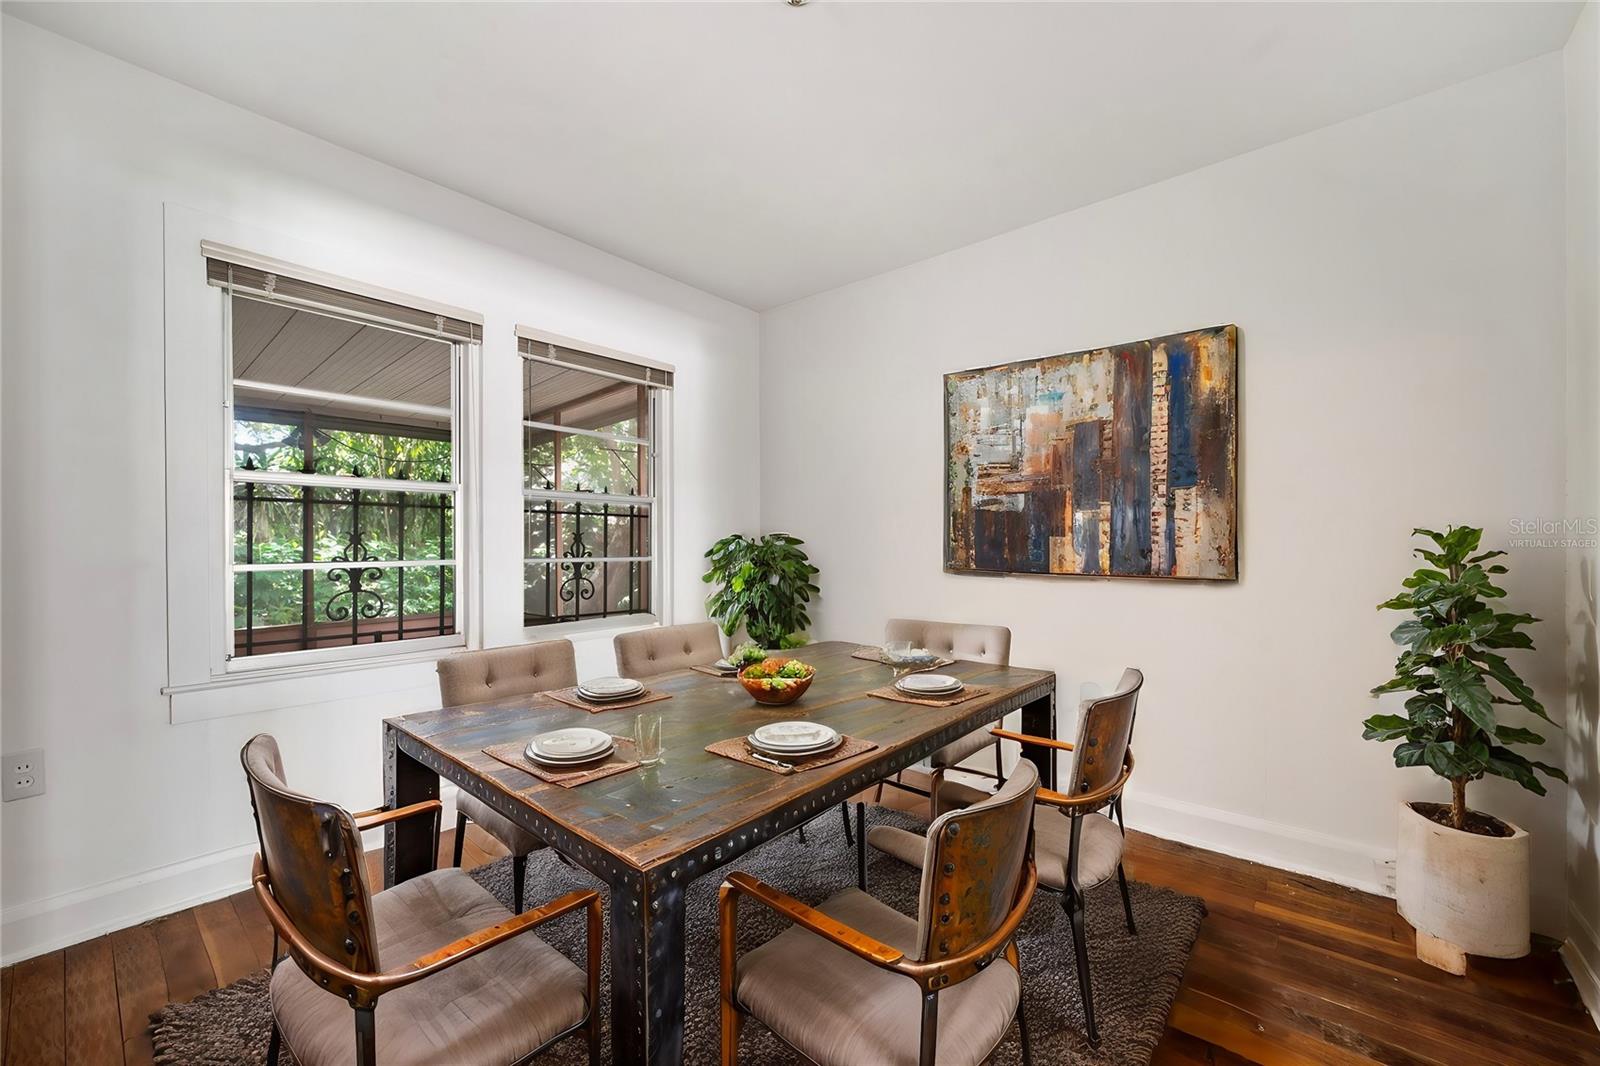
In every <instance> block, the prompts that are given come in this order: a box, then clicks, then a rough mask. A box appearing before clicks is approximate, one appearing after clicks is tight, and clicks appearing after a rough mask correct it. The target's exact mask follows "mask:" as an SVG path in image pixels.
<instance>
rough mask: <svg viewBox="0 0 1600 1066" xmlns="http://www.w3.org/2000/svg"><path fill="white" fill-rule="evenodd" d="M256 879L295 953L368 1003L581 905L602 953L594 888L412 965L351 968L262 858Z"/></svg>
mask: <svg viewBox="0 0 1600 1066" xmlns="http://www.w3.org/2000/svg"><path fill="white" fill-rule="evenodd" d="M252 881H253V883H254V886H255V893H256V900H257V902H259V903H260V904H261V909H262V910H263V911H265V912H266V915H267V921H268V922H269V923H271V925H272V928H273V929H274V930H276V931H277V933H278V935H279V936H281V937H282V938H283V939H284V941H285V942H286V943H287V944H288V945H289V949H290V951H291V953H292V954H294V955H297V956H300V957H302V958H304V959H305V960H306V961H307V962H308V963H310V964H311V966H312V967H313V968H314V969H317V970H319V971H321V972H322V973H324V974H326V975H328V976H329V977H332V978H333V979H335V980H337V981H339V982H340V983H342V984H347V985H349V986H350V987H352V988H355V989H358V990H359V991H360V995H359V997H358V998H359V999H360V1000H361V1001H362V1002H363V1003H364V1004H365V1003H374V1002H376V1001H377V999H378V997H379V996H381V995H383V994H384V993H385V992H393V991H394V990H395V989H397V988H403V987H405V986H406V985H409V984H411V983H412V982H414V981H420V980H422V979H423V978H424V977H429V976H432V975H433V974H436V973H438V972H439V971H440V970H444V969H448V968H449V967H451V966H454V965H455V964H456V963H458V962H464V961H465V960H467V959H469V958H471V957H472V956H474V955H476V954H478V953H480V952H483V951H487V950H489V949H490V948H492V947H494V946H495V945H497V944H502V943H504V942H505V941H507V940H510V939H511V938H512V937H514V936H517V935H519V934H521V933H526V932H527V931H528V930H530V929H533V928H536V927H537V926H540V925H543V924H545V923H546V922H549V921H553V920H555V919H556V918H559V917H561V916H562V915H564V914H568V913H570V912H572V911H574V910H576V909H578V908H580V907H586V908H588V910H589V934H590V938H591V945H590V953H589V955H590V959H591V961H593V960H595V959H596V958H597V957H598V950H597V948H598V943H595V942H593V941H594V937H595V936H597V935H598V930H599V928H600V895H599V893H597V892H595V891H593V890H592V889H590V890H583V891H574V892H568V893H567V894H566V895H564V896H561V897H559V898H557V899H555V900H552V901H551V902H549V903H547V904H545V905H544V906H543V907H540V908H538V909H536V910H531V911H524V912H523V913H522V914H519V915H517V916H516V917H514V918H509V919H507V920H506V921H503V922H500V923H499V924H498V925H491V926H489V927H488V928H486V929H480V930H478V931H477V932H475V933H468V934H467V935H466V936H464V937H461V938H460V939H459V940H456V941H455V942H454V943H450V944H446V945H445V946H444V947H442V948H440V949H439V950H438V951H435V952H432V953H430V954H427V955H423V956H422V957H421V958H418V959H414V960H412V962H411V963H410V964H409V966H408V967H407V968H406V969H403V970H389V971H385V972H383V973H358V972H356V971H355V970H352V969H350V968H349V967H348V966H346V965H344V964H343V963H342V962H339V961H338V960H337V959H331V958H329V957H328V956H326V955H324V954H323V953H322V952H320V951H318V950H317V949H316V948H314V947H312V946H311V944H310V943H309V942H308V941H307V940H306V939H305V938H304V937H303V936H301V935H300V931H299V930H298V929H296V928H295V927H294V923H292V922H291V921H290V920H289V916H288V915H287V914H285V913H284V912H283V908H282V907H280V906H278V901H277V900H276V899H275V898H273V895H272V887H271V884H270V882H269V881H268V880H267V875H266V871H265V869H264V867H263V866H262V862H261V856H260V855H257V856H256V859H255V871H254V877H253V878H252Z"/></svg>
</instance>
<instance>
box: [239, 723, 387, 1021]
mask: <svg viewBox="0 0 1600 1066" xmlns="http://www.w3.org/2000/svg"><path fill="white" fill-rule="evenodd" d="M239 760H240V762H242V763H243V764H244V773H245V778H246V780H247V781H248V782H249V785H250V806H251V808H252V810H253V811H254V813H255V818H256V836H257V838H258V839H259V840H260V843H261V863H262V867H263V869H264V871H265V873H266V877H267V884H268V886H269V887H270V889H271V890H272V898H273V899H274V900H275V901H276V902H277V904H278V906H279V907H280V908H281V909H282V910H283V913H284V914H285V915H286V916H287V918H288V920H289V923H290V924H291V925H292V926H293V934H297V935H298V938H299V940H300V941H301V942H303V943H304V944H305V945H307V946H309V947H310V948H312V949H313V950H315V951H317V952H320V953H321V954H322V955H323V956H325V957H326V958H327V959H330V960H333V961H336V962H338V963H341V964H342V965H343V966H344V967H345V968H346V969H348V970H351V971H353V972H355V973H358V974H370V973H377V972H378V970H379V960H378V942H377V936H376V931H375V930H374V928H373V921H372V895H371V892H370V891H369V889H368V886H367V877H366V864H365V862H364V861H363V853H362V849H361V834H360V833H359V832H357V831H356V823H355V819H354V818H352V817H351V816H350V814H349V812H347V811H345V810H344V809H343V808H342V807H338V806H336V805H334V804H332V803H322V802H319V801H317V800H315V799H312V798H311V797H310V796H306V795H302V794H301V793H299V792H295V791H294V790H292V789H291V788H289V786H288V784H287V783H286V782H285V781H284V777H283V759H282V757H281V756H280V755H279V753H278V742H277V741H276V740H274V739H273V738H272V737H271V736H268V735H267V734H265V733H261V734H259V735H257V736H255V737H252V738H251V739H250V740H249V742H248V743H246V744H245V746H244V749H243V750H242V751H240V753H239ZM286 939H287V940H288V942H289V951H290V954H291V955H292V956H293V957H294V960H295V962H296V963H298V964H299V966H300V968H301V969H302V970H304V971H305V972H306V975H307V976H308V977H310V978H311V979H312V980H313V981H315V982H317V984H319V985H321V986H322V987H324V988H328V989H329V990H330V991H333V992H336V993H338V994H340V995H345V994H347V990H346V989H345V988H344V987H343V985H344V983H345V982H343V981H341V979H340V977H339V975H338V974H337V973H333V972H329V971H327V970H325V969H324V967H323V966H322V965H321V964H319V963H318V962H317V961H316V960H315V959H313V958H311V957H310V956H309V955H306V954H305V953H303V952H302V951H300V950H298V948H299V945H297V944H296V936H295V935H289V936H287V937H286Z"/></svg>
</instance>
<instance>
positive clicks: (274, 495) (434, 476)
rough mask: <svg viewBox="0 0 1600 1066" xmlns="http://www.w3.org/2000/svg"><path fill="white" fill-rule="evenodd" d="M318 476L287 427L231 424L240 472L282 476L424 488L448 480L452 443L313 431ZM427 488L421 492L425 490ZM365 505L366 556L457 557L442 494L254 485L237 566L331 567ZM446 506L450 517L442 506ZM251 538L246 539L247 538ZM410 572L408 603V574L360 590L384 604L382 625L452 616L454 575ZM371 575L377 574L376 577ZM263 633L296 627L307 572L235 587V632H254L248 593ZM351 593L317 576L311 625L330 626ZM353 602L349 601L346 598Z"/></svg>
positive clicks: (243, 498) (240, 530)
mask: <svg viewBox="0 0 1600 1066" xmlns="http://www.w3.org/2000/svg"><path fill="white" fill-rule="evenodd" d="M311 443H312V455H313V464H312V465H313V467H314V469H311V470H307V469H306V462H305V429H304V427H303V426H302V425H299V424H295V423H285V422H270V421H255V420H248V419H240V420H239V421H237V422H235V424H234V455H235V462H236V465H237V466H239V467H240V468H243V469H254V470H285V471H293V472H296V473H301V472H305V473H318V474H342V475H355V476H358V477H373V478H389V479H395V480H405V481H417V482H424V483H426V482H447V481H449V480H450V474H451V461H450V460H451V444H450V441H449V440H447V439H446V440H438V439H432V438H427V437H416V436H403V435H399V434H388V433H376V432H367V431H358V430H350V429H331V428H323V427H317V428H315V429H314V430H313V433H312V442H311ZM420 487H423V486H419V488H420ZM308 491H309V492H310V493H311V499H312V543H311V544H310V545H309V548H310V552H309V554H308V553H307V550H306V549H307V545H305V544H304V533H305V530H304V526H303V523H304V519H305V512H304V504H303V503H302V499H303V496H302V494H303V493H306V492H308ZM358 495H359V497H360V501H361V544H362V547H363V549H364V554H365V555H366V556H367V557H368V558H372V559H379V560H389V559H398V558H400V555H401V548H402V547H403V548H404V554H405V557H406V558H408V559H437V558H450V557H451V556H453V554H454V545H453V543H452V537H453V534H454V528H453V526H454V522H453V510H452V503H451V500H450V498H449V497H448V496H445V495H431V494H430V495H420V494H417V495H412V494H403V493H391V492H376V491H371V490H363V491H360V492H359V493H358V492H357V491H356V490H354V489H353V488H352V489H337V490H336V489H310V490H307V489H301V488H290V487H283V486H263V485H257V486H254V487H253V488H247V487H246V486H245V485H239V486H237V487H236V489H235V497H234V498H235V504H234V506H235V521H234V553H235V554H234V558H235V559H236V560H237V561H238V562H241V563H242V562H246V561H248V562H254V563H297V562H307V561H330V560H333V559H335V558H336V557H338V556H340V555H343V554H347V553H348V548H349V540H350V535H351V533H352V531H353V530H352V522H353V520H354V517H355V515H354V512H355V507H354V506H353V503H354V501H355V499H356V498H357V496H358ZM250 497H253V502H252V503H251V504H250V506H251V507H252V508H253V514H252V515H251V516H250V517H251V522H250V525H249V526H248V527H247V525H246V515H245V508H246V506H247V500H248V499H249V498H250ZM402 497H405V498H406V502H407V506H406V508H405V528H404V529H403V530H401V529H398V528H397V525H398V521H399V515H400V510H401V509H400V507H398V506H397V505H398V503H399V502H400V500H401V499H402ZM440 503H443V505H444V507H443V515H442V516H441V514H440V508H439V506H437V505H438V504H440ZM247 538H248V539H247ZM440 569H441V568H440V567H437V566H433V567H422V566H419V567H407V568H405V599H404V603H401V602H400V581H401V571H400V570H399V569H398V568H393V567H386V568H383V569H382V570H381V571H379V572H378V574H377V576H376V577H373V578H372V579H371V580H363V581H362V587H363V588H364V589H370V590H372V591H374V592H376V593H377V594H378V596H380V597H382V599H383V601H384V603H385V604H386V609H385V610H384V611H383V612H382V616H383V617H387V618H393V617H395V616H396V614H397V613H403V614H405V615H434V614H438V613H440V612H441V610H442V611H443V612H445V613H449V612H450V611H452V610H453V609H454V606H455V574H454V568H453V567H445V568H443V569H444V570H445V571H446V572H445V574H444V588H443V590H442V593H441V589H440V581H439V577H440V573H439V572H440ZM369 576H370V575H369ZM247 584H248V587H249V594H250V613H251V614H252V615H253V623H254V626H255V627H256V628H261V627H265V626H282V625H299V624H301V621H302V615H303V612H304V603H303V601H304V595H305V578H304V574H303V572H301V571H284V572H267V573H257V574H255V575H254V576H253V577H250V578H246V576H245V575H243V574H240V575H238V576H237V577H236V580H235V590H234V628H235V629H244V628H246V626H247V624H248V623H247V619H246V617H245V609H246V608H245V597H246V587H247ZM347 588H348V583H341V582H336V581H334V580H333V579H332V578H330V577H329V576H328V574H327V572H326V571H317V572H315V573H314V574H313V575H312V587H311V592H312V602H311V610H310V621H311V622H312V623H313V624H316V623H318V622H325V621H330V620H331V619H329V618H328V615H327V608H328V604H329V601H330V600H332V599H333V598H334V597H335V596H336V595H337V594H338V593H340V592H341V591H344V590H345V589H347ZM345 600H346V601H348V597H346V598H345Z"/></svg>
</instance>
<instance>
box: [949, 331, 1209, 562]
mask: <svg viewBox="0 0 1600 1066" xmlns="http://www.w3.org/2000/svg"><path fill="white" fill-rule="evenodd" d="M1238 334H1239V331H1238V328H1237V327H1235V326H1216V327H1213V328H1211V329H1201V330H1195V331H1193V332H1190V333H1175V334H1173V335H1171V336H1169V337H1157V338H1155V339H1153V340H1147V341H1137V342H1135V343H1133V344H1120V345H1116V346H1115V347H1111V348H1096V349H1094V350H1093V351H1087V352H1074V353H1072V354H1071V355H1055V356H1050V357H1048V358H1045V359H1030V360H1027V361H1025V362H1020V363H1006V364H1004V365H1002V366H991V367H984V368H982V369H979V370H963V371H961V372H959V373H955V374H946V375H945V379H944V397H945V451H946V455H945V494H946V500H945V535H946V540H945V567H946V569H948V570H952V571H989V572H1001V573H1019V574H1094V575H1103V576H1110V577H1168V578H1200V579H1207V580H1213V581H1231V580H1234V579H1235V578H1237V577H1238V563H1239V559H1238V547H1237V532H1238V516H1239V498H1238V485H1237V479H1236V457H1237V452H1238V436H1239V434H1238V416H1237V403H1238V398H1237V389H1238V384H1237V383H1238Z"/></svg>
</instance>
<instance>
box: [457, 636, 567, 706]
mask: <svg viewBox="0 0 1600 1066" xmlns="http://www.w3.org/2000/svg"><path fill="white" fill-rule="evenodd" d="M437 669H438V671H439V700H440V703H441V704H442V705H443V706H445V707H461V706H464V705H466V704H468V703H487V702H489V701H490V700H503V699H511V698H514V697H516V696H531V695H533V694H534V693H536V692H548V691H549V690H550V689H553V688H568V687H570V686H572V685H576V684H577V683H578V664H577V659H576V657H575V656H574V655H573V651H572V641H570V640H546V641H541V642H540V643H538V644H514V645H512V646H511V647H508V648H490V649H488V650H487V651H466V652H462V653H460V654H459V655H447V656H445V657H444V658H442V659H440V660H439V661H438V664H437Z"/></svg>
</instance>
